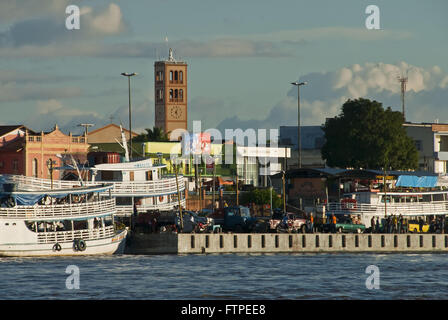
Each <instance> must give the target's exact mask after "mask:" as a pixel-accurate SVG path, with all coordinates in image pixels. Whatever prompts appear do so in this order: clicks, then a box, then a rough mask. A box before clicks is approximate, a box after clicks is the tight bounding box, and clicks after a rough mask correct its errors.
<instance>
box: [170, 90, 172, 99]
mask: <svg viewBox="0 0 448 320" xmlns="http://www.w3.org/2000/svg"><path fill="white" fill-rule="evenodd" d="M170 100H173V89H170Z"/></svg>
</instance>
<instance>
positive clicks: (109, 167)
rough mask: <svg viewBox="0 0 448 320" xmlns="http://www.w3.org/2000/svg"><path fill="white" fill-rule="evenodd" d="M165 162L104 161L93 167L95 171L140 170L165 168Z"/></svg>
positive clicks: (149, 160)
mask: <svg viewBox="0 0 448 320" xmlns="http://www.w3.org/2000/svg"><path fill="white" fill-rule="evenodd" d="M165 167H166V165H165V164H156V165H154V164H153V163H152V159H145V160H138V161H131V162H121V163H102V164H97V165H96V166H94V167H92V168H91V169H92V170H95V171H138V170H145V171H147V170H151V169H160V168H165Z"/></svg>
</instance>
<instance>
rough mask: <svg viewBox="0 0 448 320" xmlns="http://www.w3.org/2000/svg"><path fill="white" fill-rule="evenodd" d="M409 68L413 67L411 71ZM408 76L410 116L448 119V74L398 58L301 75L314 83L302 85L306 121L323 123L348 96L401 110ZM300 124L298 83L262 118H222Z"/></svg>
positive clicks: (238, 123)
mask: <svg viewBox="0 0 448 320" xmlns="http://www.w3.org/2000/svg"><path fill="white" fill-rule="evenodd" d="M406 72H407V73H406ZM406 74H407V77H408V83H407V92H406V119H407V120H408V121H414V122H424V121H427V122H430V121H434V119H436V118H437V119H439V120H440V121H441V122H448V108H447V105H448V75H447V73H446V72H444V71H443V70H441V68H440V67H439V66H433V67H430V68H423V67H418V66H413V65H409V64H407V63H405V62H400V63H397V64H387V63H365V64H363V65H359V64H355V65H352V66H347V67H343V68H340V69H338V70H335V71H329V72H324V73H309V74H307V75H304V76H302V77H300V79H299V81H307V82H308V84H307V85H306V86H304V87H302V89H301V91H300V98H301V102H300V105H301V120H302V121H301V123H302V125H321V124H323V123H324V122H325V119H326V118H328V117H334V116H336V115H338V114H339V113H340V111H341V107H342V105H343V104H344V102H345V101H347V100H348V99H356V98H360V97H363V98H367V99H371V100H376V101H379V102H382V103H383V107H388V106H391V107H392V109H393V110H397V111H401V98H400V94H401V91H400V83H399V81H398V77H399V76H402V75H404V76H405V75H406ZM281 125H297V89H296V88H295V87H292V88H291V89H290V90H289V92H288V96H287V97H286V98H283V99H282V100H280V101H279V103H277V104H276V105H275V106H273V107H272V109H271V110H270V112H269V114H268V115H266V116H265V118H264V119H262V120H249V119H247V120H246V119H241V118H239V117H238V116H233V117H229V118H227V119H224V120H223V121H221V122H220V123H219V124H218V128H219V129H220V130H224V129H225V128H243V129H244V128H278V127H279V126H281Z"/></svg>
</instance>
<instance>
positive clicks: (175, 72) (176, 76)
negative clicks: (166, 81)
mask: <svg viewBox="0 0 448 320" xmlns="http://www.w3.org/2000/svg"><path fill="white" fill-rule="evenodd" d="M177 80H179V78H178V73H177V71H174V81H177Z"/></svg>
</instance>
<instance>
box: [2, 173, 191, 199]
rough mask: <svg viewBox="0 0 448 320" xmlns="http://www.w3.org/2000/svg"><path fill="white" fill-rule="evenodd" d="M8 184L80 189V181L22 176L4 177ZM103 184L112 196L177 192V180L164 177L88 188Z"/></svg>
mask: <svg viewBox="0 0 448 320" xmlns="http://www.w3.org/2000/svg"><path fill="white" fill-rule="evenodd" d="M1 177H2V178H3V180H4V181H6V182H10V183H11V182H13V183H17V184H18V186H19V188H21V189H25V190H41V189H51V188H52V186H53V189H68V188H73V187H80V183H79V181H65V180H53V183H52V182H51V180H50V179H44V178H34V177H27V176H20V175H2V176H1ZM102 183H107V184H112V185H113V188H112V189H111V192H112V195H131V194H134V195H147V196H158V195H163V194H170V193H175V192H177V185H176V178H173V177H164V178H162V179H159V180H144V181H95V182H92V181H87V182H84V184H85V185H86V186H94V185H99V184H102ZM178 184H179V190H181V191H182V190H184V189H185V181H184V179H182V178H179V179H178Z"/></svg>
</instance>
